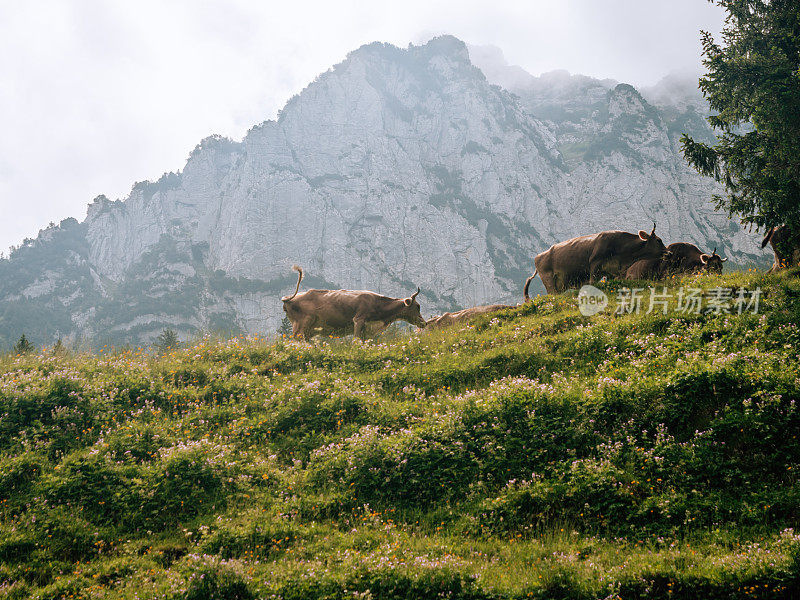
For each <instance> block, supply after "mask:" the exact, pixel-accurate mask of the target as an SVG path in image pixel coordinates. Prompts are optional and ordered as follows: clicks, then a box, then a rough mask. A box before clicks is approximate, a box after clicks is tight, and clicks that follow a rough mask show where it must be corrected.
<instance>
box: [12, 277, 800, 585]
mask: <svg viewBox="0 0 800 600" xmlns="http://www.w3.org/2000/svg"><path fill="white" fill-rule="evenodd" d="M627 284H628V285H629V284H630V282H627ZM668 285H669V286H670V291H671V292H672V293H673V297H672V299H671V300H670V304H668V305H667V306H666V309H665V310H666V314H665V312H664V310H662V308H663V307H662V306H661V305H659V304H656V305H655V306H656V308H655V310H652V311H651V312H650V313H649V314H647V309H648V308H649V304H650V291H649V290H646V289H645V290H644V292H642V298H643V299H642V311H640V312H639V313H638V314H635V313H634V314H628V313H627V312H626V313H623V314H614V311H613V306H611V307H609V309H607V310H606V311H604V312H603V313H601V314H598V315H595V316H583V315H581V314H580V313H579V311H578V309H577V299H576V293H575V292H570V293H566V294H563V295H558V296H548V297H538V298H536V299H535V301H534V302H532V303H529V304H527V305H524V306H521V307H518V308H516V309H512V310H507V311H503V312H500V313H494V314H489V315H485V316H482V317H479V318H477V319H476V320H475V321H473V322H471V323H470V324H468V325H461V326H456V327H454V328H451V329H445V330H441V331H435V332H421V333H416V334H412V335H403V336H396V337H394V338H391V339H384V340H377V341H369V342H355V343H354V342H352V341H351V340H324V341H317V342H316V343H314V344H306V343H302V342H297V341H294V340H288V339H281V340H278V341H265V340H259V339H233V340H226V341H214V340H211V339H205V340H199V341H197V342H196V343H194V344H191V345H190V346H188V347H182V348H178V349H174V350H171V351H167V352H164V353H156V352H154V351H153V350H133V351H130V350H129V351H112V350H105V351H103V352H99V353H92V354H90V353H74V352H69V351H59V352H57V353H54V352H52V351H51V350H47V349H45V350H41V351H38V352H35V353H31V354H25V355H22V356H16V355H6V356H4V357H2V358H0V449H1V450H0V452H1V454H0V598H9V599H11V598H29V597H31V598H53V599H55V598H63V599H72V598H126V599H135V598H141V599H144V598H164V599H176V600H177V599H190V600H199V599H203V598H209V599H210V598H216V599H234V598H238V599H248V598H284V599H301V598H302V599H306V598H319V599H323V598H331V599H333V598H336V599H344V598H361V599H367V598H371V599H375V600H377V599H379V598H380V599H383V598H392V599H395V598H396V599H399V598H451V599H462V598H463V599H470V600H479V599H515V598H553V599H557V598H565V599H566V598H577V599H587V600H588V599H595V598H597V599H601V598H602V599H611V598H620V599H622V600H629V599H645V598H647V599H658V598H665V599H666V598H700V597H702V598H731V599H732V598H737V599H738V598H786V599H788V598H796V597H798V596H800V592H798V590H800V529H797V528H798V525H799V524H800V482H798V470H800V440H799V439H798V435H800V412H799V411H798V408H797V405H796V403H797V400H798V399H800V327H798V325H799V324H800V278H798V272H797V271H796V270H795V271H791V272H784V273H780V274H777V275H768V274H765V273H763V272H759V271H752V270H751V271H747V272H734V273H728V274H725V275H720V276H707V275H700V276H691V277H686V278H683V279H675V280H671V281H670V282H669V283H668ZM622 286H623V283H621V282H608V283H605V284H603V285H601V286H600V287H601V288H602V289H603V290H604V291H606V292H607V293H608V294H609V296H610V297H611V298H612V305H613V298H614V297H615V296H616V295H618V294H619V293H620V288H622ZM641 287H646V284H642V285H641ZM681 288H684V289H688V288H697V289H702V290H704V291H705V295H704V296H702V297H703V298H705V299H706V300H707V301H708V302H711V299H713V298H714V297H715V296H719V294H718V293H716V292H715V291H714V290H719V289H732V290H734V292H733V297H734V298H735V297H736V290H738V289H747V290H755V289H760V290H761V291H762V295H761V296H760V297H759V306H758V310H757V311H755V310H754V308H755V307H750V308H748V309H747V310H742V311H739V310H736V309H732V310H730V312H726V309H718V310H712V311H710V312H705V311H703V310H701V311H700V312H692V311H680V310H678V307H677V306H676V302H677V294H678V290H680V289H681ZM424 308H425V307H424V306H423V311H424ZM740 308H741V307H740ZM740 313H741V314H740Z"/></svg>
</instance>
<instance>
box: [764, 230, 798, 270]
mask: <svg viewBox="0 0 800 600" xmlns="http://www.w3.org/2000/svg"><path fill="white" fill-rule="evenodd" d="M767 244H770V245H771V246H772V251H773V252H774V253H775V262H774V263H773V264H772V267H771V268H770V270H769V271H767V272H768V273H774V272H775V271H778V270H780V269H783V268H785V267H793V266H796V265H798V264H800V240H798V239H797V237H796V236H793V235H792V231H791V230H790V229H789V227H787V226H786V225H778V226H777V227H773V228H772V229H770V230H769V231H768V232H767V235H766V236H765V237H764V241H763V242H761V247H762V248H764V247H766V245H767Z"/></svg>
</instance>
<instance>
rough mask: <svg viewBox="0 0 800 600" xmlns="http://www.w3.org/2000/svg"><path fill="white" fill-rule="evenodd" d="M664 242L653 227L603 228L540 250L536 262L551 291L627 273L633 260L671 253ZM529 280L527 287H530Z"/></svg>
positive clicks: (537, 271)
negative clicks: (631, 229)
mask: <svg viewBox="0 0 800 600" xmlns="http://www.w3.org/2000/svg"><path fill="white" fill-rule="evenodd" d="M668 255H669V253H668V252H667V249H666V247H665V246H664V242H662V241H661V238H659V237H658V236H657V235H656V225H655V223H653V231H651V232H650V233H647V232H646V231H640V232H639V235H636V234H633V233H628V232H626V231H602V232H600V233H595V234H592V235H584V236H581V237H576V238H572V239H571V240H567V241H565V242H560V243H558V244H555V245H554V246H551V247H550V248H549V249H548V250H545V251H544V252H542V253H541V254H538V255H537V256H536V258H534V259H533V262H534V264H535V266H536V271H535V272H534V274H533V276H532V277H535V276H536V274H537V273H538V274H539V277H540V278H541V280H542V283H543V284H544V287H545V289H546V290H547V293H548V294H555V293H558V292H563V291H564V290H566V289H568V288H570V287H580V286H581V285H583V284H584V283H594V282H595V281H598V280H599V279H600V278H601V277H603V276H604V275H606V276H609V277H623V276H624V275H625V272H626V271H627V270H628V267H630V266H631V265H632V264H633V263H635V262H636V261H638V260H641V259H646V258H656V259H660V258H661V257H663V256H668ZM529 283H530V282H528V283H527V284H526V290H527V287H528V284H529Z"/></svg>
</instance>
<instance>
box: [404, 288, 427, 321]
mask: <svg viewBox="0 0 800 600" xmlns="http://www.w3.org/2000/svg"><path fill="white" fill-rule="evenodd" d="M418 294H419V288H417V291H416V292H414V293H413V294H411V296H409V297H408V298H404V299H403V319H404V320H406V321H408V322H409V323H411V324H412V325H416V326H417V327H425V325H427V324H428V323H427V322H426V321H425V319H423V318H422V315H421V314H420V307H419V302H417V295H418Z"/></svg>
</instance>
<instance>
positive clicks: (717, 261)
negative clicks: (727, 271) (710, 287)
mask: <svg viewBox="0 0 800 600" xmlns="http://www.w3.org/2000/svg"><path fill="white" fill-rule="evenodd" d="M726 260H728V259H727V258H722V257H721V256H720V255H719V254H717V249H716V248H714V251H713V252H712V253H711V254H702V255H700V262H701V263H703V268H704V269H705V270H706V271H709V272H711V273H722V263H724V262H725V261H726Z"/></svg>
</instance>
